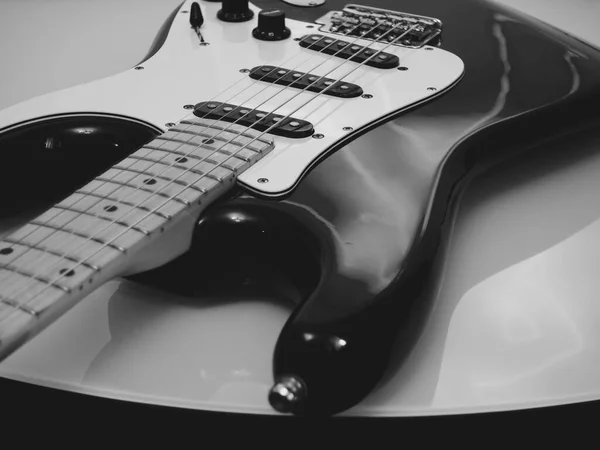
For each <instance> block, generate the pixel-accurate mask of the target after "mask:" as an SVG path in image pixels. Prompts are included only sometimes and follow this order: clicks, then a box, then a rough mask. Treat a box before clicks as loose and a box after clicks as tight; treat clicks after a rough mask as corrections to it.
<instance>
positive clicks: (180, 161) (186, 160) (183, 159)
mask: <svg viewBox="0 0 600 450" xmlns="http://www.w3.org/2000/svg"><path fill="white" fill-rule="evenodd" d="M175 161H177V162H178V163H186V162H188V159H187V158H184V157H183V156H180V157H178V158H175Z"/></svg>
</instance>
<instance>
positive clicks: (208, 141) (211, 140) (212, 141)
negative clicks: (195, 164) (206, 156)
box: [202, 139, 215, 145]
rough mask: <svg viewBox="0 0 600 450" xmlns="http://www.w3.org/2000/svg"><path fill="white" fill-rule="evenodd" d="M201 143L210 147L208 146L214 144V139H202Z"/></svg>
mask: <svg viewBox="0 0 600 450" xmlns="http://www.w3.org/2000/svg"><path fill="white" fill-rule="evenodd" d="M202 143H203V144H208V145H210V144H214V143H215V140H214V139H203V140H202Z"/></svg>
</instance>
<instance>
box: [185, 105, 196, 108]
mask: <svg viewBox="0 0 600 450" xmlns="http://www.w3.org/2000/svg"><path fill="white" fill-rule="evenodd" d="M183 109H194V105H183Z"/></svg>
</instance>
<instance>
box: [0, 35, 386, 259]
mask: <svg viewBox="0 0 600 450" xmlns="http://www.w3.org/2000/svg"><path fill="white" fill-rule="evenodd" d="M361 26H362V24H359V25H357V26H356V27H354V28H352V29H351V30H349V31H348V33H347V34H350V33H351V32H352V31H354V30H355V29H356V28H359V27H361ZM377 26H379V25H377ZM377 26H376V27H377ZM376 27H373V29H375V28H376ZM370 31H372V30H368V31H367V33H368V32H370ZM347 34H346V35H347ZM344 36H345V35H344ZM327 39H329V38H328V37H327V36H322V37H321V38H320V39H318V40H317V41H314V42H312V43H311V44H309V46H308V47H306V48H307V49H310V48H311V47H313V46H314V45H317V44H318V43H319V42H321V41H322V40H327ZM356 40H358V39H356ZM356 40H355V41H356ZM333 44H334V42H332V43H331V44H329V45H327V46H325V47H324V48H323V49H322V50H320V51H319V53H322V52H323V51H324V50H325V49H327V48H329V47H331V45H333ZM348 45H350V44H348ZM342 50H343V49H342ZM337 53H339V52H336V53H334V54H333V55H332V56H330V57H329V58H327V59H326V60H325V61H324V62H323V63H321V64H320V65H322V64H324V63H325V62H327V61H329V60H330V59H332V58H333V57H334V56H335V55H337ZM301 54H302V52H298V53H297V54H296V55H293V56H292V57H290V58H288V59H287V60H286V61H284V62H283V63H282V64H286V63H287V62H288V61H291V60H293V59H294V58H296V57H297V56H299V55H301ZM311 59H314V58H312V57H311V58H307V59H305V60H303V61H302V62H301V63H300V64H298V65H297V66H295V67H294V68H292V69H289V70H288V71H287V72H286V74H284V75H283V76H281V77H279V78H277V79H276V81H279V80H281V79H282V78H284V77H285V76H286V75H288V74H289V73H291V72H293V71H295V70H296V69H297V68H298V67H300V66H301V65H303V64H305V63H306V62H308V61H310V60H311ZM317 67H318V66H317ZM278 69H280V68H277V67H274V68H273V69H272V70H271V71H269V72H267V73H266V74H265V75H263V76H262V77H261V78H259V79H258V80H256V81H253V82H251V84H250V85H248V86H247V87H245V88H244V90H243V91H240V92H238V93H236V94H234V95H233V96H231V97H230V98H229V99H228V100H225V101H224V102H222V103H228V102H229V101H231V100H232V99H234V98H235V97H237V96H238V95H240V94H241V93H242V92H244V91H246V90H248V89H249V88H251V87H252V86H254V85H255V84H258V82H259V81H262V80H263V79H264V78H265V77H268V76H269V75H270V74H272V73H273V72H275V71H277V70H278ZM311 70H314V69H311ZM244 80H247V78H246V77H244V78H242V79H240V80H239V81H238V82H236V83H235V84H234V85H233V86H236V85H237V84H239V83H240V82H241V81H244ZM297 81H298V80H294V81H293V82H292V83H291V84H290V85H289V86H288V87H291V86H293V85H295V84H296V83H297ZM317 81H318V80H317ZM233 86H230V87H228V88H226V89H225V90H223V91H222V92H221V93H219V94H217V96H215V97H214V98H213V99H211V100H208V101H206V102H205V103H207V104H209V103H211V102H212V101H214V99H215V98H217V97H218V96H220V95H221V94H222V93H224V92H226V91H227V90H229V89H231V88H232V87H233ZM269 87H271V85H270V84H269V85H266V86H265V88H263V89H262V90H260V91H259V92H257V93H255V94H254V95H253V96H251V97H250V98H248V99H246V100H245V101H246V102H247V101H249V100H251V99H252V98H254V97H256V96H257V95H259V94H260V93H262V92H264V91H265V90H266V89H268V88H269ZM288 87H286V88H282V89H281V90H279V91H278V92H277V93H276V94H274V95H273V96H272V97H270V98H268V99H267V100H265V101H263V102H262V103H261V104H259V105H258V106H257V107H255V108H253V109H251V110H250V111H248V112H247V113H245V114H243V115H242V116H241V117H240V118H239V119H236V120H235V121H234V122H233V123H231V124H229V125H228V126H227V127H225V128H224V129H223V128H216V130H218V133H217V134H215V135H213V136H202V135H197V134H196V133H190V134H193V135H194V136H196V137H204V138H205V139H203V142H206V141H208V140H211V139H213V138H215V137H217V136H219V135H221V134H222V133H224V132H226V131H227V130H229V129H230V128H231V127H232V126H234V125H235V124H236V123H237V122H238V121H240V120H241V119H243V118H244V117H246V116H247V115H249V114H251V113H252V111H255V110H256V108H258V107H259V106H260V105H262V104H264V103H266V102H267V101H269V100H270V99H271V98H273V97H275V96H276V95H277V94H278V93H280V92H282V91H284V90H285V89H287V88H288ZM220 103H221V102H220ZM246 109H247V108H246ZM209 114H210V112H207V113H206V114H204V115H203V116H202V117H199V118H200V119H204V118H206V117H207V116H208V115H209ZM229 114H230V112H228V113H227V114H225V115H224V116H223V118H224V117H227V116H229ZM188 117H190V115H188V116H184V117H183V118H182V119H181V120H185V119H186V118H188ZM208 120H210V119H208ZM218 122H219V121H218V120H215V121H214V122H213V124H212V125H202V128H203V129H205V130H209V129H215V128H213V126H214V125H215V124H216V123H218ZM255 123H257V122H255ZM194 126H200V124H196V125H195V124H190V125H189V126H187V127H181V128H182V130H181V131H182V132H183V133H185V131H187V130H189V129H190V128H192V127H194ZM163 134H164V133H163ZM242 134H243V133H242ZM159 137H160V136H159ZM238 137H239V135H237V136H234V138H233V139H231V140H230V141H226V142H225V143H224V144H223V146H222V147H219V148H217V149H215V150H214V151H213V152H212V153H210V154H209V155H207V156H205V157H204V158H200V159H199V160H198V163H197V164H200V163H201V162H203V161H206V160H209V159H210V158H211V157H213V156H214V155H215V154H217V153H221V154H223V153H222V152H220V150H221V149H222V148H223V147H225V145H227V144H229V143H231V142H233V141H235V139H236V138H238ZM171 142H175V141H171ZM186 144H187V143H182V144H180V146H179V147H178V148H180V147H181V146H182V145H186ZM178 148H176V149H174V150H177V149H178ZM200 148H203V145H202V144H199V145H198V146H197V147H196V148H194V149H193V150H191V151H190V152H189V153H187V154H184V156H183V157H186V156H190V155H191V154H194V153H195V152H196V151H197V150H198V149H200ZM155 150H159V151H160V149H155ZM165 153H166V155H164V156H163V157H161V158H159V159H156V160H154V161H153V162H152V164H151V165H150V166H149V167H147V168H146V169H145V170H149V169H151V168H152V167H155V166H157V165H161V166H167V167H166V168H165V169H164V170H163V171H162V172H159V173H156V174H154V175H153V176H154V177H159V176H160V175H161V174H163V173H165V172H167V171H168V170H169V169H171V168H173V167H175V166H176V164H174V163H171V164H165V163H163V161H164V160H165V159H168V158H170V157H171V156H172V154H170V153H169V151H165ZM125 159H127V158H124V160H125ZM228 159H229V158H228ZM124 160H123V161H124ZM176 162H177V161H176ZM134 164H135V163H133V164H131V165H130V166H127V168H129V167H131V166H132V165H134ZM139 175H140V174H137V175H133V176H132V177H131V178H130V179H128V180H127V182H130V181H131V180H133V179H135V178H136V177H138V176H139ZM118 176H119V173H118V174H116V175H115V176H113V177H111V178H109V180H107V181H105V182H101V183H100V184H99V185H98V186H97V187H96V188H95V189H93V190H92V191H90V193H95V192H96V191H98V190H100V189H101V188H102V187H104V186H105V185H107V184H109V182H110V181H111V180H114V179H115V178H117V177H118ZM141 187H142V186H139V187H138V188H136V189H134V190H133V191H132V192H131V193H130V194H129V195H128V196H127V197H125V198H120V199H117V200H116V201H115V203H117V204H122V202H123V201H125V200H126V199H127V198H129V197H130V196H132V195H134V194H136V193H137V192H139V190H140V188H141ZM121 188H122V187H120V186H117V187H116V188H115V189H114V190H112V191H110V192H109V193H107V194H106V196H110V195H111V194H113V193H114V192H116V191H118V190H119V189H121ZM86 198H87V197H85V195H83V197H82V199H80V200H78V201H76V202H75V203H73V204H71V205H70V207H74V206H76V205H77V204H78V203H79V202H81V201H83V200H85V199H86ZM105 200H106V199H99V200H98V201H97V202H96V203H94V204H92V205H91V206H89V207H88V208H87V210H84V211H83V212H82V213H79V214H78V215H77V216H76V217H75V218H73V219H72V220H70V221H69V222H67V223H65V224H63V227H64V225H68V223H71V222H72V221H73V220H76V219H77V218H79V217H80V216H81V215H83V214H84V213H88V212H89V211H90V209H92V208H94V207H95V206H96V205H98V204H99V203H101V202H102V201H105ZM63 201H64V200H63ZM51 209H53V208H50V210H51ZM50 210H48V211H46V212H45V214H46V213H48V212H49V211H50ZM69 212H77V210H69V209H68V208H66V210H61V211H59V212H57V213H56V214H54V215H53V216H51V217H50V218H49V219H48V220H46V221H45V222H43V223H42V224H39V226H42V225H45V224H48V223H49V222H50V221H53V220H56V219H57V218H59V217H60V216H61V215H63V214H67V213H69ZM130 212H131V211H130ZM127 214H128V213H127ZM87 215H92V216H94V217H96V218H99V219H103V220H105V219H104V218H103V217H101V216H99V215H98V214H95V213H90V214H87ZM122 217H124V216H122ZM122 217H121V218H117V219H115V220H116V221H117V222H118V221H119V220H121V219H122ZM36 231H39V228H34V229H33V230H32V231H30V232H29V233H26V234H25V235H23V236H21V237H20V238H19V239H18V240H17V242H14V243H11V244H10V246H9V247H10V248H14V246H15V245H18V244H21V243H23V242H24V239H25V238H27V237H28V236H29V235H31V234H33V233H35V232H36ZM65 231H66V230H65ZM55 232H58V230H56V231H55ZM55 232H52V233H50V234H48V235H46V236H44V238H42V239H41V240H40V241H38V242H36V243H35V244H32V246H33V247H35V246H37V245H39V244H40V243H41V242H43V241H44V240H46V239H48V238H49V237H50V236H52V235H54V233H55ZM32 250H37V251H40V252H41V253H48V254H51V253H49V252H47V251H44V249H41V248H39V247H36V248H34V249H30V250H28V251H26V252H24V253H22V254H20V255H18V256H17V257H16V258H14V259H12V260H10V261H7V262H6V263H5V264H13V263H14V262H16V261H18V259H19V258H20V257H23V256H26V255H27V254H28V252H29V251H32ZM68 256H69V255H68V254H64V255H62V258H61V259H60V260H59V261H61V260H62V259H65V258H66V257H68ZM59 261H56V263H58V262H59ZM38 262H39V261H38Z"/></svg>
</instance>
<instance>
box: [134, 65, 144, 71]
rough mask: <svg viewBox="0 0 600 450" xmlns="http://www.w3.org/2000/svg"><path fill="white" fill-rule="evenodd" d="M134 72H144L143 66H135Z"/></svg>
mask: <svg viewBox="0 0 600 450" xmlns="http://www.w3.org/2000/svg"><path fill="white" fill-rule="evenodd" d="M135 70H144V66H137V67H136V68H135Z"/></svg>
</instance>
